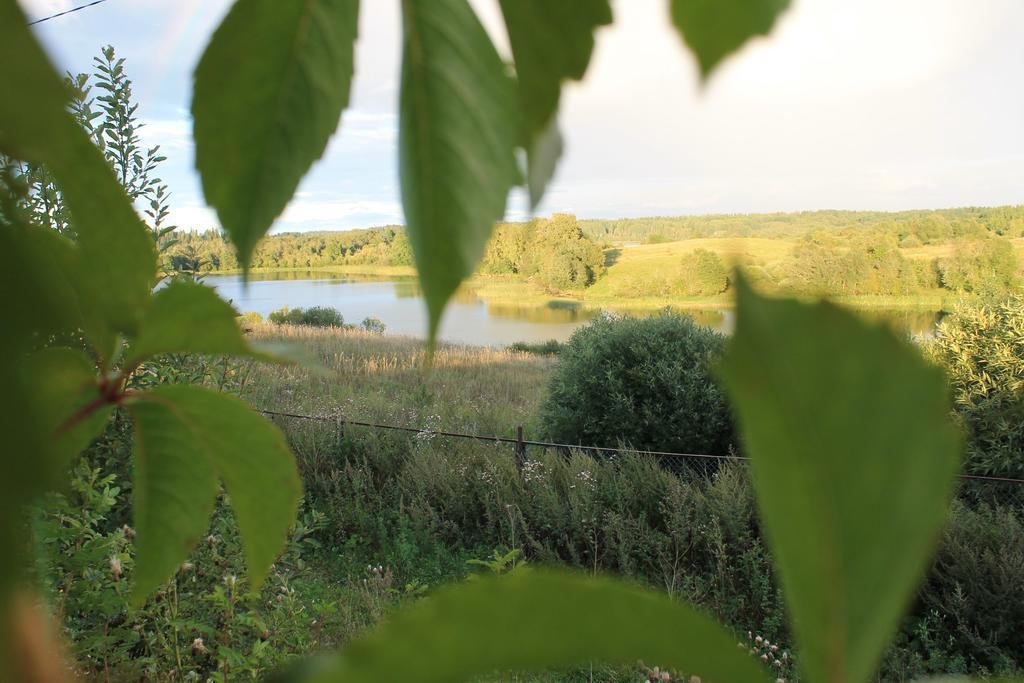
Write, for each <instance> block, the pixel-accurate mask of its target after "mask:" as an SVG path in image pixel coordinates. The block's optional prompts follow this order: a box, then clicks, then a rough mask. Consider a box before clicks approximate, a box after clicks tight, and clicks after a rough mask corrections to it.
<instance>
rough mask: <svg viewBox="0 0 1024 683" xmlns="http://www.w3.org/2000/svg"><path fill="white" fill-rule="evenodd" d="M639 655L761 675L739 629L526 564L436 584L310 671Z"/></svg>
mask: <svg viewBox="0 0 1024 683" xmlns="http://www.w3.org/2000/svg"><path fill="white" fill-rule="evenodd" d="M637 659H642V660H644V661H645V662H648V663H650V664H652V665H654V664H657V665H658V666H660V667H662V668H674V669H677V670H681V671H683V672H685V673H686V675H687V676H690V675H697V676H699V677H700V679H701V680H704V681H718V682H720V683H726V682H728V683H741V682H742V681H765V680H768V677H767V676H766V675H765V673H764V671H763V670H762V669H761V667H760V664H759V663H758V662H757V660H755V659H754V658H753V657H751V656H750V655H749V654H747V649H746V648H742V649H741V648H737V646H736V638H735V637H733V636H732V635H730V634H729V632H728V631H726V630H725V629H724V628H722V627H721V626H719V625H718V624H717V623H715V621H713V620H712V619H710V618H709V617H707V616H705V615H704V614H702V613H700V612H698V611H696V610H695V609H693V608H692V607H690V606H688V605H686V604H683V603H680V602H677V601H674V600H671V599H670V598H668V597H667V596H665V595H663V594H660V593H656V592H654V591H651V590H645V589H641V588H637V587H634V586H630V585H627V584H625V583H622V582H619V581H615V580H612V579H607V578H586V577H584V576H583V575H577V574H567V573H561V572H551V571H523V572H517V573H516V574H513V575H509V576H506V577H501V578H497V579H489V580H483V581H478V582H471V583H464V584H461V585H459V586H455V587H450V588H446V589H443V590H441V591H439V592H438V593H436V594H435V595H432V596H430V597H428V598H426V599H424V600H423V601H421V602H420V603H418V604H417V605H415V606H414V607H412V608H410V609H408V610H407V611H405V612H403V613H400V614H399V615H397V616H396V617H394V618H393V619H391V620H390V621H388V623H387V624H385V625H384V626H383V627H382V628H380V629H378V630H377V631H376V632H374V633H372V634H371V635H370V636H369V637H367V638H365V639H364V640H362V641H358V642H355V643H352V644H350V645H347V646H346V647H345V649H344V652H343V653H342V655H341V658H340V662H338V663H337V664H336V665H335V666H334V667H329V668H328V670H327V671H326V672H317V673H314V674H313V675H312V676H311V679H312V680H315V681H323V682H324V683H328V682H332V681H338V682H339V683H341V682H344V683H358V682H361V681H366V682H367V683H369V682H371V681H405V682H407V683H413V682H417V683H434V682H437V683H442V682H443V683H450V682H455V681H466V680H472V679H475V678H477V677H480V676H483V675H486V674H489V673H492V672H494V671H509V670H516V671H528V670H533V671H536V670H543V669H551V668H559V667H567V666H573V665H578V664H584V663H586V662H588V661H599V662H607V663H615V664H626V663H634V662H636V661H637Z"/></svg>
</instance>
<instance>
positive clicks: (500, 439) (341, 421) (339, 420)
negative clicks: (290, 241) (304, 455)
mask: <svg viewBox="0 0 1024 683" xmlns="http://www.w3.org/2000/svg"><path fill="white" fill-rule="evenodd" d="M259 412H261V413H263V414H264V415H268V416H272V417H290V418H293V419H298V420H310V421H313V422H330V423H333V424H336V425H338V426H339V427H341V426H342V425H353V426H356V427H371V428H374V429H391V430H394V431H398V432H413V433H417V434H431V435H436V436H446V437H453V438H456V439H473V440H475V441H490V442H492V443H508V444H517V443H518V444H522V445H525V446H539V447H541V448H561V449H570V450H579V451H598V452H601V453H636V454H638V455H651V456H654V457H658V458H694V459H703V460H742V461H747V460H749V459H750V458H748V457H746V456H742V455H711V454H710V453H672V452H668V451H641V450H636V449H632V448H609V447H607V446H581V445H579V444H568V443H552V442H550V441H529V440H526V439H522V440H520V439H514V438H512V437H508V436H481V435H479V434H462V433H459V432H444V431H440V430H437V429H428V428H417V427H400V426H398V425H387V424H380V423H378V422H361V421H358V420H348V419H345V418H343V417H325V416H317V415H302V414H300V413H281V412H277V411H274V410H260V411H259ZM957 476H958V477H959V478H960V479H968V480H975V481H993V482H1003V483H1008V484H1024V479H1017V478H1014V477H993V476H985V475H980V474H959V475H957Z"/></svg>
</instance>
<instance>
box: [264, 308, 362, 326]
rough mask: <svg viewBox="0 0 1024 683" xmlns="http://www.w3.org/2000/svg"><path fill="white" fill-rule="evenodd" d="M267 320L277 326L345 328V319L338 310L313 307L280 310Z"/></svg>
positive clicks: (273, 312) (272, 313)
mask: <svg viewBox="0 0 1024 683" xmlns="http://www.w3.org/2000/svg"><path fill="white" fill-rule="evenodd" d="M267 319H268V320H269V321H270V322H272V323H274V324H275V325H307V326H309V327H344V326H345V318H344V317H343V316H342V315H341V312H339V311H338V309H336V308H330V307H327V306H311V307H309V308H288V307H285V308H279V309H278V310H276V311H272V312H271V313H270V315H269V316H267Z"/></svg>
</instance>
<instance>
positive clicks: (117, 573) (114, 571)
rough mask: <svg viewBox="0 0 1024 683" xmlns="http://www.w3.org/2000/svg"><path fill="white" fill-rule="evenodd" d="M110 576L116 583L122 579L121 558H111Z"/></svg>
mask: <svg viewBox="0 0 1024 683" xmlns="http://www.w3.org/2000/svg"><path fill="white" fill-rule="evenodd" d="M110 575H111V576H113V577H114V581H119V580H120V579H121V558H119V557H118V556H117V555H111V556H110Z"/></svg>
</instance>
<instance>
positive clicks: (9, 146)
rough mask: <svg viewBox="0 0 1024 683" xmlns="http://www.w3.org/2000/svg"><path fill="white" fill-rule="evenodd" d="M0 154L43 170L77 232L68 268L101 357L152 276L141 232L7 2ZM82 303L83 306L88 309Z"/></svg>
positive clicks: (148, 244) (2, 6)
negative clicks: (74, 255)
mask: <svg viewBox="0 0 1024 683" xmlns="http://www.w3.org/2000/svg"><path fill="white" fill-rule="evenodd" d="M0 82H3V83H4V84H5V86H6V87H7V89H8V90H9V91H10V92H16V93H18V97H5V98H0V150H3V151H4V152H6V153H8V154H11V155H12V156H15V157H18V158H21V159H25V160H27V161H34V162H37V163H41V164H45V165H46V166H48V167H49V168H50V170H51V171H52V172H53V174H54V176H55V177H56V178H57V181H58V182H59V184H60V188H61V190H62V191H63V192H64V197H65V200H66V201H67V204H68V206H69V207H70V209H71V213H72V214H73V219H74V226H75V230H76V232H77V233H78V237H79V239H78V259H77V262H76V264H75V265H74V267H73V269H72V270H73V271H74V272H73V277H74V278H75V279H76V280H77V287H78V289H79V294H80V299H81V302H82V304H83V307H84V310H83V313H84V314H85V327H86V332H87V333H88V334H89V336H90V338H91V339H92V340H93V342H94V343H95V344H96V345H97V347H99V349H100V350H101V351H102V352H103V353H104V354H109V353H111V352H112V350H113V348H112V347H113V338H114V334H113V333H114V332H127V333H132V332H134V330H135V326H136V324H137V321H138V315H139V313H140V312H141V310H142V307H143V304H144V302H145V301H146V299H147V298H148V297H149V294H150V289H151V287H152V285H153V278H154V276H155V273H156V250H155V248H154V245H153V240H152V239H151V238H150V236H149V232H148V229H147V228H146V226H145V224H143V223H142V221H141V220H140V219H139V217H138V215H137V214H136V213H135V210H134V209H133V208H132V205H131V202H130V201H129V200H128V197H127V196H126V195H125V193H124V189H123V188H122V187H121V186H120V185H119V184H118V182H117V180H116V178H115V177H114V174H113V171H112V170H111V168H110V166H109V165H108V164H107V162H106V160H105V159H104V157H103V154H102V153H101V152H100V151H99V150H98V149H97V148H96V147H95V146H94V145H93V144H92V142H91V141H90V139H89V136H88V135H87V134H86V133H85V131H84V130H82V129H81V128H80V127H79V126H78V125H77V124H76V123H75V122H74V120H73V119H72V117H71V116H70V115H69V114H68V113H67V111H66V109H65V108H66V106H67V104H68V101H69V97H68V92H67V90H66V88H65V85H64V83H63V81H62V80H61V78H60V77H59V76H58V75H57V73H56V71H54V69H53V66H52V65H51V64H50V61H49V59H48V58H47V57H46V54H45V53H44V52H43V49H42V48H41V47H40V45H39V43H38V42H37V41H36V39H35V37H34V36H33V35H32V32H31V31H30V30H29V29H28V27H27V26H26V19H25V16H24V14H23V13H22V12H21V10H20V9H19V8H18V4H17V2H15V1H14V0H0ZM87 304H88V305H87Z"/></svg>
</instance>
